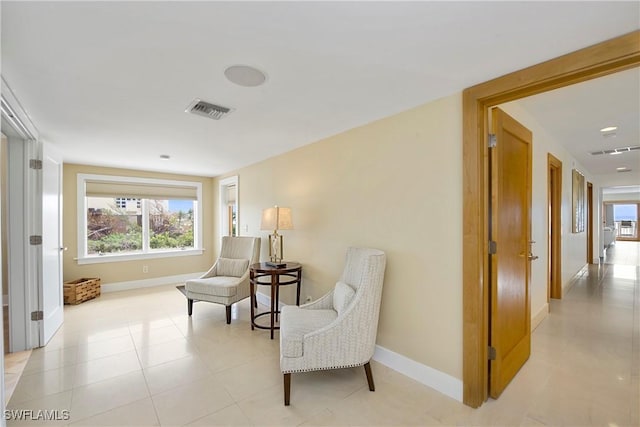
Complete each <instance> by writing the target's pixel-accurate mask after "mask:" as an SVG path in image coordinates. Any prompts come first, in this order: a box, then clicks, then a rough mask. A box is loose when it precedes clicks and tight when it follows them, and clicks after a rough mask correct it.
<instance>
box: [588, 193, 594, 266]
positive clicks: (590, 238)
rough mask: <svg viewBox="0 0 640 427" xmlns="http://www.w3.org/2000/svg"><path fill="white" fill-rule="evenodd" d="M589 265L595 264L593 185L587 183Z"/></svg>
mask: <svg viewBox="0 0 640 427" xmlns="http://www.w3.org/2000/svg"><path fill="white" fill-rule="evenodd" d="M587 264H593V184H592V183H590V182H589V181H587Z"/></svg>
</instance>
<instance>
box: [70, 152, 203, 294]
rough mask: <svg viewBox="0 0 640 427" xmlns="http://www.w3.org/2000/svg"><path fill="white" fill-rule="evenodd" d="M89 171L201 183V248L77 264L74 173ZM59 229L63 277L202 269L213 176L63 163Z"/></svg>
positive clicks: (128, 277)
mask: <svg viewBox="0 0 640 427" xmlns="http://www.w3.org/2000/svg"><path fill="white" fill-rule="evenodd" d="M79 173H92V174H104V175H120V176H132V177H142V178H160V179H175V180H183V181H197V182H201V183H202V198H203V247H204V248H205V252H204V253H203V254H202V255H198V256H181V257H174V258H156V259H144V260H134V261H123V262H109V263H101V264H85V265H78V264H77V262H76V261H75V260H74V258H76V257H77V256H78V239H77V234H78V232H77V221H78V220H77V207H76V204H77V188H76V186H77V175H78V174H79ZM63 194H64V201H63V218H64V219H63V233H64V245H65V246H66V247H67V248H68V250H67V251H66V252H65V253H64V260H63V276H64V280H65V281H68V280H74V279H78V278H80V277H100V278H101V279H102V283H117V282H128V281H133V280H143V279H153V278H156V277H165V276H174V275H179V274H187V273H193V272H201V271H206V270H207V269H208V268H209V267H210V266H211V264H212V263H213V253H214V248H213V233H214V229H213V220H212V218H213V179H212V178H203V177H196V176H188V175H172V174H161V173H153V172H141V171H134V170H128V169H113V168H101V167H95V166H85V165H74V164H65V165H64V173H63ZM143 265H146V266H148V267H149V272H148V273H143V272H142V266H143Z"/></svg>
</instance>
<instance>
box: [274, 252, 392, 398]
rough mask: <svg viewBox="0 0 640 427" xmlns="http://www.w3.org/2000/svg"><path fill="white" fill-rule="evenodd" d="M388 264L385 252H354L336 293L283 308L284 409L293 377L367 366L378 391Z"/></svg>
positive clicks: (281, 330) (334, 291)
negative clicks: (375, 371) (376, 364)
mask: <svg viewBox="0 0 640 427" xmlns="http://www.w3.org/2000/svg"><path fill="white" fill-rule="evenodd" d="M385 262H386V260H385V254H384V252H382V251H379V250H377V249H366V248H349V249H348V251H347V259H346V265H345V268H344V271H343V273H342V276H341V277H340V280H339V281H338V283H336V286H335V288H334V289H333V290H332V291H331V292H329V293H328V294H326V295H324V296H323V297H322V298H320V299H318V300H316V301H314V302H312V303H309V304H306V305H303V306H300V307H297V306H292V305H289V306H285V307H283V308H282V313H281V315H280V316H281V317H280V370H281V371H282V373H283V374H284V404H285V405H289V400H290V399H289V398H290V390H291V373H293V372H306V371H316V370H323V369H338V368H350V367H355V366H362V365H364V368H365V372H366V374H367V381H368V383H369V390H371V391H374V390H375V386H374V383H373V375H372V373H371V366H370V365H369V361H370V360H371V357H373V352H374V350H375V344H376V333H377V330H378V316H379V314H380V299H381V296H382V283H383V277H384V269H385Z"/></svg>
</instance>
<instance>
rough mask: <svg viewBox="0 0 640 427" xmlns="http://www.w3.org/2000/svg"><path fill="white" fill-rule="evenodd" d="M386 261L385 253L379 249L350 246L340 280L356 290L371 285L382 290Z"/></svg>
mask: <svg viewBox="0 0 640 427" xmlns="http://www.w3.org/2000/svg"><path fill="white" fill-rule="evenodd" d="M385 263H386V257H385V254H384V252H382V251H380V250H378V249H369V248H348V249H347V257H346V261H345V265H344V270H343V271H342V276H340V281H341V282H344V283H346V284H348V285H349V286H351V287H352V288H353V289H354V290H356V291H357V290H358V289H359V288H360V287H361V286H369V287H374V288H379V292H382V281H383V278H384V268H385Z"/></svg>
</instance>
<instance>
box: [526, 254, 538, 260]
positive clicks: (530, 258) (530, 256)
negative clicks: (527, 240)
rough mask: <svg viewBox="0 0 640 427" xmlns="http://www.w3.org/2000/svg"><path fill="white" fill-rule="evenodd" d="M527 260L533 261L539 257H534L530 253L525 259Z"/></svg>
mask: <svg viewBox="0 0 640 427" xmlns="http://www.w3.org/2000/svg"><path fill="white" fill-rule="evenodd" d="M527 258H528V259H529V261H535V260H537V259H538V258H539V257H538V255H534V254H532V253H530V254H529V256H528V257H527Z"/></svg>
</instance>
